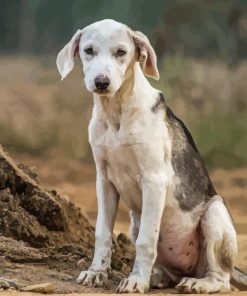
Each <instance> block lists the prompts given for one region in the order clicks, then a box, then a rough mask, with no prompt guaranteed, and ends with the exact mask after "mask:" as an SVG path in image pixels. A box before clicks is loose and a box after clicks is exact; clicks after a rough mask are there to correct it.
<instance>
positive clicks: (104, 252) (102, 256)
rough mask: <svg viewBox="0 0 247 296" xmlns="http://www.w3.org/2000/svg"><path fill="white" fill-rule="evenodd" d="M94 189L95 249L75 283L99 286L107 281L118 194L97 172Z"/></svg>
mask: <svg viewBox="0 0 247 296" xmlns="http://www.w3.org/2000/svg"><path fill="white" fill-rule="evenodd" d="M96 191H97V200H98V216H97V223H96V231H95V251H94V258H93V262H92V264H91V266H90V268H89V269H88V271H82V272H81V273H80V275H79V277H78V278H77V280H76V281H77V283H78V284H82V285H88V286H94V287H96V286H97V287H100V286H103V284H104V283H105V282H106V281H107V278H108V271H109V269H110V267H111V253H112V252H111V247H112V231H113V226H114V222H115V218H116V212H117V207H118V202H119V194H118V192H117V190H116V188H115V186H114V185H113V184H112V183H111V182H109V181H108V180H106V179H105V178H103V177H102V175H101V174H100V173H99V172H97V180H96Z"/></svg>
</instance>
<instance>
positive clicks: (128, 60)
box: [57, 20, 247, 293]
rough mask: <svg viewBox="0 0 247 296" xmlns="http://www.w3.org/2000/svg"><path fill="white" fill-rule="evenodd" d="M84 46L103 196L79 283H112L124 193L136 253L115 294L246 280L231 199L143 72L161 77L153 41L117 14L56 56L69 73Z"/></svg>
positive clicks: (203, 289) (199, 289)
mask: <svg viewBox="0 0 247 296" xmlns="http://www.w3.org/2000/svg"><path fill="white" fill-rule="evenodd" d="M77 53H79V55H80V58H81V61H82V64H83V72H84V75H85V78H84V81H85V85H86V88H87V89H88V90H89V91H90V92H92V93H93V97H94V108H93V114H92V118H91V121H90V124H89V142H90V144H91V147H92V152H93V156H94V159H95V163H96V170H97V181H96V188H97V200H98V217H97V223H96V235H95V236H96V241H95V253H94V258H93V262H92V264H91V266H90V268H89V270H87V271H82V272H81V274H80V275H79V277H78V279H77V283H81V284H83V285H89V286H102V285H103V284H104V282H105V281H106V280H107V274H108V271H109V269H110V266H111V247H112V232H113V226H114V222H115V218H116V212H117V208H118V203H119V198H120V197H121V198H122V199H123V200H124V202H125V203H126V205H127V206H128V207H129V209H130V217H131V237H132V240H133V242H134V243H135V248H136V258H135V262H134V266H133V270H132V272H131V274H130V275H129V277H128V278H124V279H122V281H121V282H120V284H119V286H118V288H117V292H119V293H126V292H140V293H145V292H147V291H148V289H149V287H150V286H152V287H153V286H159V287H168V286H176V288H177V290H178V291H179V292H185V293H214V292H219V291H226V290H229V289H230V277H231V276H233V277H234V278H235V279H236V280H238V281H242V283H244V284H246V283H247V276H246V275H243V274H242V273H241V272H240V271H239V270H237V269H234V267H233V266H234V265H233V264H234V259H235V257H236V254H237V241H236V232H235V229H234V226H233V222H232V219H231V216H230V215H229V213H228V210H227V208H226V206H225V204H224V201H223V199H222V197H221V196H219V195H218V194H217V193H216V191H215V189H214V186H213V184H212V182H211V180H210V178H209V175H208V173H207V170H206V168H205V166H204V163H203V161H202V158H201V156H200V154H199V152H198V150H197V148H196V146H195V144H194V142H193V139H192V137H191V134H190V133H189V131H188V130H187V128H186V127H185V125H184V124H183V122H182V121H181V120H180V119H178V118H177V117H176V116H175V115H174V113H173V112H172V111H171V109H170V108H169V107H168V106H167V104H166V101H165V99H164V96H163V95H162V93H161V91H159V90H157V89H155V88H153V87H152V86H151V85H150V83H149V82H148V80H147V79H146V77H145V75H146V76H149V77H152V78H154V79H159V72H158V69H157V65H156V55H155V52H154V50H153V48H152V46H151V44H150V42H149V40H148V38H147V37H146V36H145V35H144V34H142V33H140V32H138V31H132V30H131V29H130V28H129V27H127V26H125V25H123V24H121V23H118V22H116V21H113V20H103V21H100V22H96V23H93V24H92V25H90V26H87V27H86V28H84V29H83V30H78V31H77V32H76V33H75V35H74V36H73V37H72V39H71V40H70V41H69V43H67V44H66V45H65V47H64V48H63V49H62V50H61V51H60V52H59V54H58V56H57V67H58V70H59V73H60V74H61V77H62V79H64V78H65V77H66V76H67V75H68V74H69V73H70V71H71V70H72V69H73V66H74V58H75V56H76V54H77ZM140 65H142V69H141V67H140Z"/></svg>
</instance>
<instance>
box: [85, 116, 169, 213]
mask: <svg viewBox="0 0 247 296" xmlns="http://www.w3.org/2000/svg"><path fill="white" fill-rule="evenodd" d="M155 124H156V132H157V133H154V129H155V127H154V126H151V125H145V124H144V125H143V123H141V122H135V123H134V124H132V125H128V124H123V125H120V127H119V129H118V128H114V127H112V126H106V125H105V124H104V123H103V122H99V121H98V122H97V124H94V125H91V127H90V128H89V132H90V143H91V146H92V149H93V152H94V157H95V161H96V165H98V167H100V168H101V170H102V171H103V174H104V175H105V177H106V178H107V179H108V180H110V181H111V182H112V183H113V184H114V185H115V187H116V189H117V190H118V192H119V193H120V196H121V198H123V199H124V201H125V203H126V204H127V206H128V207H129V208H131V209H133V210H136V211H138V212H139V211H140V209H141V179H142V177H143V176H144V174H145V175H147V174H149V171H153V170H155V169H157V171H158V170H161V167H162V166H165V162H164V149H165V144H164V142H165V139H164V134H165V133H164V122H163V121H161V120H160V121H159V120H156V122H155ZM159 129H160V130H161V132H162V129H163V133H161V132H159V131H158V130H159Z"/></svg>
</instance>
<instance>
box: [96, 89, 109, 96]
mask: <svg viewBox="0 0 247 296" xmlns="http://www.w3.org/2000/svg"><path fill="white" fill-rule="evenodd" d="M93 92H94V93H96V94H97V95H104V94H108V93H109V90H108V89H97V88H96V89H94V91H93Z"/></svg>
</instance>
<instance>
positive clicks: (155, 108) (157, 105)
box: [151, 92, 165, 113]
mask: <svg viewBox="0 0 247 296" xmlns="http://www.w3.org/2000/svg"><path fill="white" fill-rule="evenodd" d="M164 107H165V97H164V95H163V94H162V93H161V92H160V93H159V96H158V98H157V100H156V103H155V104H154V105H153V106H152V108H151V110H152V111H153V112H154V113H156V112H157V111H158V110H159V109H160V108H164Z"/></svg>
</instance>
